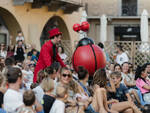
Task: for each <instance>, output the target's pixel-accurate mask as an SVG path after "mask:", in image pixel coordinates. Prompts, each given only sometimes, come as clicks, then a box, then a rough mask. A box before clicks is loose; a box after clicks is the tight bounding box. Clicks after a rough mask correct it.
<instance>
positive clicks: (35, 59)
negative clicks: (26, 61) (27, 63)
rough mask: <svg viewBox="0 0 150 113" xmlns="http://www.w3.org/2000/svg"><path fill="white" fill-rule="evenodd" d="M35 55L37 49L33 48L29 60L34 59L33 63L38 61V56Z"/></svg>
mask: <svg viewBox="0 0 150 113" xmlns="http://www.w3.org/2000/svg"><path fill="white" fill-rule="evenodd" d="M36 55H37V51H36V50H35V49H33V53H32V57H31V61H34V63H35V64H36V63H37V61H38V57H37V56H36Z"/></svg>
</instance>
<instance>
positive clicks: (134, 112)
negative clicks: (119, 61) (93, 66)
mask: <svg viewBox="0 0 150 113" xmlns="http://www.w3.org/2000/svg"><path fill="white" fill-rule="evenodd" d="M121 78H122V77H121V73H119V72H113V73H111V75H110V83H109V85H108V86H107V90H108V92H109V93H108V98H109V100H110V99H113V101H114V102H113V103H111V109H112V110H115V111H118V112H123V113H124V112H125V113H126V112H128V113H141V111H140V110H139V109H138V108H137V107H136V106H135V104H134V103H133V102H132V98H131V97H130V95H129V92H128V89H127V87H126V86H125V85H124V84H122V83H121Z"/></svg>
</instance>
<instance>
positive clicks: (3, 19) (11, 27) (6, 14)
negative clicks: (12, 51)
mask: <svg viewBox="0 0 150 113" xmlns="http://www.w3.org/2000/svg"><path fill="white" fill-rule="evenodd" d="M2 27H3V28H5V31H8V33H7V34H6V35H7V44H9V41H10V40H12V44H14V43H15V39H16V36H17V31H20V30H21V27H20V25H19V23H18V21H17V20H16V18H15V16H14V15H13V14H12V13H11V12H10V11H8V10H7V9H5V8H3V7H0V28H2ZM3 31H4V30H2V31H1V30H0V34H1V33H3ZM10 36H12V37H13V38H12V39H10Z"/></svg>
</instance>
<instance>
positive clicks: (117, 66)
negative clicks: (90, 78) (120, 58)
mask: <svg viewBox="0 0 150 113" xmlns="http://www.w3.org/2000/svg"><path fill="white" fill-rule="evenodd" d="M114 71H118V72H120V73H121V71H122V68H121V66H120V64H115V65H114Z"/></svg>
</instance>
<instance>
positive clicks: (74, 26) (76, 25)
mask: <svg viewBox="0 0 150 113" xmlns="http://www.w3.org/2000/svg"><path fill="white" fill-rule="evenodd" d="M73 30H74V31H76V32H78V31H80V30H81V26H80V24H74V25H73Z"/></svg>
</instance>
